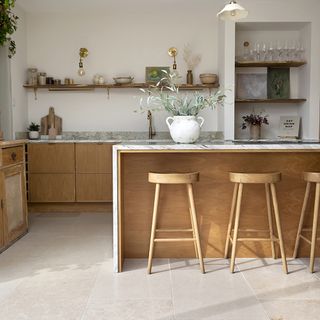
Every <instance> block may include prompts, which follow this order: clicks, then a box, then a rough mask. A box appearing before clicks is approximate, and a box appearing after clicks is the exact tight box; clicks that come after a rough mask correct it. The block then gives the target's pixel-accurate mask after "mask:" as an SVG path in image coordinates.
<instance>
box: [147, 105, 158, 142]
mask: <svg viewBox="0 0 320 320" xmlns="http://www.w3.org/2000/svg"><path fill="white" fill-rule="evenodd" d="M147 119H148V121H149V139H152V137H153V136H154V135H155V134H156V131H155V130H154V128H152V113H151V111H150V110H148V115H147Z"/></svg>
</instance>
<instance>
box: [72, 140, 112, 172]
mask: <svg viewBox="0 0 320 320" xmlns="http://www.w3.org/2000/svg"><path fill="white" fill-rule="evenodd" d="M76 172H77V173H111V172H112V144H108V143H77V144H76Z"/></svg>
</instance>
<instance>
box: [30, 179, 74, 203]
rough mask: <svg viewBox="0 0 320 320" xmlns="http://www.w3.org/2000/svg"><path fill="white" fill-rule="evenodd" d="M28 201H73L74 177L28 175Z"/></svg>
mask: <svg viewBox="0 0 320 320" xmlns="http://www.w3.org/2000/svg"><path fill="white" fill-rule="evenodd" d="M29 201H30V202H73V201H75V175H74V174H72V173H70V174H68V173H63V174H61V173H46V174H45V173H30V174H29Z"/></svg>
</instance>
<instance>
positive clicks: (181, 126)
mask: <svg viewBox="0 0 320 320" xmlns="http://www.w3.org/2000/svg"><path fill="white" fill-rule="evenodd" d="M170 120H172V122H170ZM199 120H200V123H199ZM166 122H167V125H168V127H169V130H170V135H171V137H172V139H173V141H174V142H176V143H194V142H196V141H197V140H198V138H199V136H200V128H201V127H202V125H203V123H204V119H203V118H202V117H195V116H174V117H168V118H167V119H166Z"/></svg>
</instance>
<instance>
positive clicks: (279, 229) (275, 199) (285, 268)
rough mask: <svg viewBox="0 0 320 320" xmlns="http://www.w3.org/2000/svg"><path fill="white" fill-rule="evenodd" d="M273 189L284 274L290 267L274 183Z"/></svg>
mask: <svg viewBox="0 0 320 320" xmlns="http://www.w3.org/2000/svg"><path fill="white" fill-rule="evenodd" d="M270 187H271V195H272V202H273V208H274V215H275V218H276V219H275V220H276V226H277V231H278V238H279V245H280V252H281V258H282V267H283V271H284V273H286V274H287V273H288V266H287V260H286V253H285V250H284V244H283V238H282V231H281V223H280V215H279V208H278V201H277V194H276V187H275V185H274V183H270Z"/></svg>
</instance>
